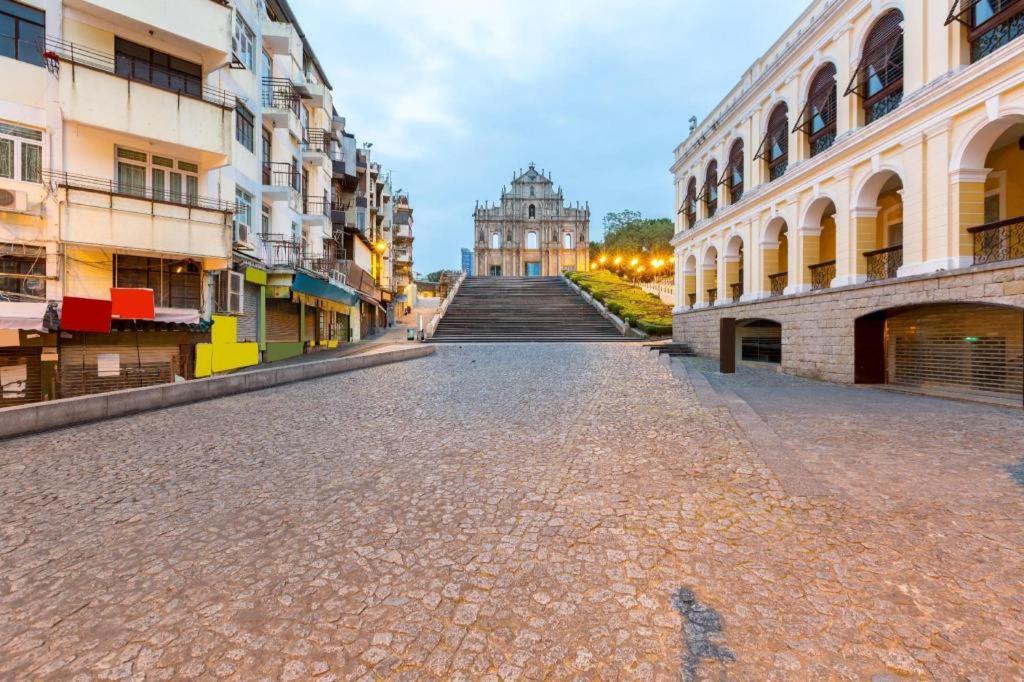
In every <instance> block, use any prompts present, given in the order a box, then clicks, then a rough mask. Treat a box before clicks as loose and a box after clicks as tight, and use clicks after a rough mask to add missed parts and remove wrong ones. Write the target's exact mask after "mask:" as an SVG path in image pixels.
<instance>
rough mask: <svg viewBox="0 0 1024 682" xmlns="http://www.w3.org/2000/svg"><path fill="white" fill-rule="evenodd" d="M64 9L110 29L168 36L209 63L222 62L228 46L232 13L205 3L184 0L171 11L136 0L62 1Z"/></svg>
mask: <svg viewBox="0 0 1024 682" xmlns="http://www.w3.org/2000/svg"><path fill="white" fill-rule="evenodd" d="M64 4H65V5H66V6H67V7H73V8H75V9H80V10H84V11H85V12H86V13H88V14H92V15H93V16H96V17H99V18H100V19H102V20H103V21H104V22H105V23H106V24H107V25H109V26H110V27H111V30H116V29H117V28H119V27H127V28H130V29H132V30H134V31H135V32H136V33H140V34H147V33H148V34H154V33H155V34H158V35H161V36H163V37H164V39H165V40H170V39H171V36H173V39H176V40H177V41H178V42H182V43H186V44H188V46H189V47H190V48H191V49H194V50H196V51H198V52H203V53H207V56H208V57H209V58H210V59H209V61H211V62H214V61H223V60H224V58H226V57H227V52H226V48H227V46H229V45H231V10H230V9H229V8H228V7H227V6H226V5H224V4H221V3H217V2H208V1H207V0H185V1H184V2H179V3H177V4H176V5H175V8H174V9H173V10H170V11H169V10H168V6H167V5H165V4H164V3H162V2H138V1H137V0H65V3H64Z"/></svg>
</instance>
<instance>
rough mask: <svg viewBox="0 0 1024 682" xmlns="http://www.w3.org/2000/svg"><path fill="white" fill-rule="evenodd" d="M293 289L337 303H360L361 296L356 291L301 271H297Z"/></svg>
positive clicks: (352, 304) (350, 304) (351, 304)
mask: <svg viewBox="0 0 1024 682" xmlns="http://www.w3.org/2000/svg"><path fill="white" fill-rule="evenodd" d="M292 291H297V292H299V293H300V294H307V295H309V296H316V297H317V298H323V299H327V300H328V301H335V302H336V303H344V304H345V305H349V306H354V305H358V303H359V297H358V296H357V295H356V292H355V291H352V290H351V289H348V288H345V289H342V288H341V287H339V286H337V285H335V284H331V283H330V282H324V281H323V280H319V279H314V278H312V277H310V276H309V275H304V274H302V273H301V272H296V273H295V279H294V280H292Z"/></svg>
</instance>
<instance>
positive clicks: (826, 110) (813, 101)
mask: <svg viewBox="0 0 1024 682" xmlns="http://www.w3.org/2000/svg"><path fill="white" fill-rule="evenodd" d="M837 99H838V98H837V97H836V67H835V65H834V64H831V63H830V64H825V65H824V66H823V67H821V68H820V69H818V73H816V74H815V75H814V78H813V79H812V80H811V87H810V90H809V91H808V94H807V103H806V104H804V108H803V111H801V112H800V117H799V118H798V119H797V122H796V126H794V127H793V130H794V131H799V132H803V133H804V134H805V135H807V140H808V142H809V144H810V150H811V156H812V157H813V156H815V155H816V154H820V153H821V152H823V151H825V150H826V149H828V148H829V147H831V146H832V143H833V142H835V140H836V113H837V105H838V102H837Z"/></svg>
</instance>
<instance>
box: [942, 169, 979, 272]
mask: <svg viewBox="0 0 1024 682" xmlns="http://www.w3.org/2000/svg"><path fill="white" fill-rule="evenodd" d="M988 174H989V169H987V168H981V169H977V170H967V169H961V170H958V171H954V172H952V173H950V174H949V176H948V177H949V180H950V185H949V198H950V203H951V204H952V211H951V214H952V220H951V222H950V225H949V226H948V228H947V230H946V235H947V245H946V253H947V254H948V255H949V261H950V268H949V269H953V268H957V267H967V266H968V265H970V264H971V263H973V262H974V237H972V236H971V233H970V232H968V231H967V228H969V227H974V226H976V225H983V224H984V223H985V179H986V178H987V177H988Z"/></svg>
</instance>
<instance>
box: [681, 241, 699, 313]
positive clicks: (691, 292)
mask: <svg viewBox="0 0 1024 682" xmlns="http://www.w3.org/2000/svg"><path fill="white" fill-rule="evenodd" d="M683 305H684V306H686V307H687V308H692V307H694V306H695V305H697V257H696V256H694V255H693V254H692V253H691V254H690V255H689V256H687V257H686V260H685V261H683Z"/></svg>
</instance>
